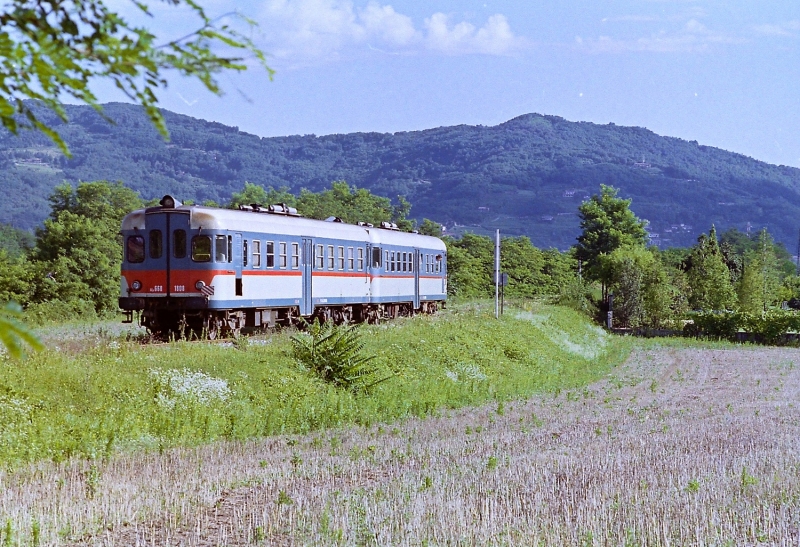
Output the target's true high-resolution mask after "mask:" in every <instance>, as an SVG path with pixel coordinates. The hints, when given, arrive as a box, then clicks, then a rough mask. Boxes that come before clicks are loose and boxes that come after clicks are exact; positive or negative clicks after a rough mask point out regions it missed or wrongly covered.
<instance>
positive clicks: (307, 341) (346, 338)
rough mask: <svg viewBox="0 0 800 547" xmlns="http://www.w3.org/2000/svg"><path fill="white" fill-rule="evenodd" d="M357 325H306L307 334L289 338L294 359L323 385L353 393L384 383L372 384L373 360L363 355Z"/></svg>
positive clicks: (372, 357) (315, 322) (373, 373)
mask: <svg viewBox="0 0 800 547" xmlns="http://www.w3.org/2000/svg"><path fill="white" fill-rule="evenodd" d="M363 350H364V344H363V342H361V333H360V332H359V327H358V326H357V325H334V324H333V323H332V322H326V323H323V324H320V322H319V320H318V319H314V322H313V323H310V324H307V330H306V332H302V333H299V334H296V335H295V336H292V352H293V354H294V358H295V359H297V361H298V362H299V363H300V364H302V365H303V366H305V367H306V368H307V369H309V370H310V371H312V372H313V373H314V374H316V375H317V376H319V377H320V378H321V379H322V380H324V381H325V382H328V383H331V384H333V385H335V386H337V387H341V388H345V389H348V390H350V391H352V392H354V393H357V392H361V391H367V390H369V388H371V387H373V386H374V385H376V384H378V383H379V382H382V381H384V380H386V379H388V378H384V379H383V380H377V381H375V380H374V377H375V374H376V372H377V370H376V369H375V368H374V367H371V366H370V365H369V363H370V361H372V360H373V359H374V358H375V356H374V355H364V354H363Z"/></svg>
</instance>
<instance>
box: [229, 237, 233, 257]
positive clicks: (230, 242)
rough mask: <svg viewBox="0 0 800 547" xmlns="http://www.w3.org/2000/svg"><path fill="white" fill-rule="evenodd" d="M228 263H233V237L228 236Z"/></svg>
mask: <svg viewBox="0 0 800 547" xmlns="http://www.w3.org/2000/svg"><path fill="white" fill-rule="evenodd" d="M228 262H233V236H228Z"/></svg>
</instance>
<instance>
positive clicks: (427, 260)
mask: <svg viewBox="0 0 800 547" xmlns="http://www.w3.org/2000/svg"><path fill="white" fill-rule="evenodd" d="M425 273H431V255H429V254H426V255H425Z"/></svg>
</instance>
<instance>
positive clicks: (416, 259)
mask: <svg viewBox="0 0 800 547" xmlns="http://www.w3.org/2000/svg"><path fill="white" fill-rule="evenodd" d="M419 256H420V255H419V249H414V261H413V262H412V263H411V267H412V268H413V269H414V309H415V310H418V309H419Z"/></svg>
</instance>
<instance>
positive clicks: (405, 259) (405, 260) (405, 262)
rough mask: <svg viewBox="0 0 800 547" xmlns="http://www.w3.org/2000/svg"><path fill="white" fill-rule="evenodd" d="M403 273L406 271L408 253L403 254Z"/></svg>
mask: <svg viewBox="0 0 800 547" xmlns="http://www.w3.org/2000/svg"><path fill="white" fill-rule="evenodd" d="M403 271H404V272H407V271H408V253H403Z"/></svg>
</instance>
